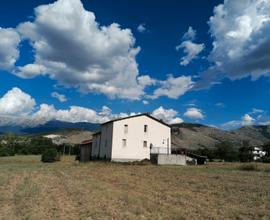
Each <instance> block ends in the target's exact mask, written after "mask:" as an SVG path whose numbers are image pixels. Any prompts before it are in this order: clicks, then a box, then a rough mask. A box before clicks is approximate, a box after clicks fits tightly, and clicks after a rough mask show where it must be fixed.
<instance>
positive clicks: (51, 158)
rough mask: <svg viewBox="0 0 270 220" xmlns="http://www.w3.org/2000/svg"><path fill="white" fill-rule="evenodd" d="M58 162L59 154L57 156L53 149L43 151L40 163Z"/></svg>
mask: <svg viewBox="0 0 270 220" xmlns="http://www.w3.org/2000/svg"><path fill="white" fill-rule="evenodd" d="M59 160H60V154H58V152H57V150H56V149H55V148H48V149H46V150H44V152H43V153H42V155H41V161H42V162H45V163H52V162H55V161H59Z"/></svg>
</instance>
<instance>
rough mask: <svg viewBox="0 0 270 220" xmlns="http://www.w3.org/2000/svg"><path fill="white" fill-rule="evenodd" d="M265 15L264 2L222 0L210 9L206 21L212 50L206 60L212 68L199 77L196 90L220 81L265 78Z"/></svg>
mask: <svg viewBox="0 0 270 220" xmlns="http://www.w3.org/2000/svg"><path fill="white" fill-rule="evenodd" d="M269 11H270V1H268V0H257V1H253V0H238V1H234V0H226V1H224V4H220V5H218V6H216V7H215V8H214V14H213V16H212V17H210V20H209V25H210V33H211V35H212V37H213V50H212V51H211V53H210V55H209V57H208V59H209V61H210V62H211V63H213V65H212V66H211V67H210V68H209V69H208V70H207V71H206V72H204V73H202V75H201V77H202V82H201V85H198V87H205V86H206V87H207V86H208V87H209V86H211V85H212V84H213V82H215V81H216V82H218V81H221V80H222V79H223V78H224V77H228V78H229V79H231V80H235V79H241V78H243V77H247V76H251V78H252V79H253V80H256V79H257V78H259V77H260V76H262V75H268V76H269V72H270V62H269V60H270V35H269V33H270V13H269ZM214 84H215V83H214Z"/></svg>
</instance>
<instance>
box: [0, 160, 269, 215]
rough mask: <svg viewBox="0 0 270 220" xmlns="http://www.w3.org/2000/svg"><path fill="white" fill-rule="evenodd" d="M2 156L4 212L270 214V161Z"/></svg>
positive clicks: (0, 177)
mask: <svg viewBox="0 0 270 220" xmlns="http://www.w3.org/2000/svg"><path fill="white" fill-rule="evenodd" d="M243 164H244V163H241V164H240V163H209V164H207V165H203V166H185V167H184V166H156V165H123V164H115V163H110V162H90V163H86V164H79V163H78V162H77V161H74V157H63V158H62V160H61V161H60V162H56V163H42V162H40V156H38V155H35V156H30V155H28V156H13V157H2V158H0V219H12V220H13V219H269V216H270V190H269V186H270V172H269V171H270V164H262V163H256V164H255V163H249V164H252V165H254V166H255V167H256V169H253V168H252V167H245V168H243Z"/></svg>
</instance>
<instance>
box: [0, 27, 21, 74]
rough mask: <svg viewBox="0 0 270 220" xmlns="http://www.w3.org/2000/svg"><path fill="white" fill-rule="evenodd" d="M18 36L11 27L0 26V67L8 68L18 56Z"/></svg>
mask: <svg viewBox="0 0 270 220" xmlns="http://www.w3.org/2000/svg"><path fill="white" fill-rule="evenodd" d="M19 43H20V36H19V34H18V33H17V32H16V30H14V29H12V28H1V27H0V68H1V69H4V70H9V69H12V68H13V67H14V64H15V62H16V60H17V59H18V58H19V54H20V53H19V50H18V46H19Z"/></svg>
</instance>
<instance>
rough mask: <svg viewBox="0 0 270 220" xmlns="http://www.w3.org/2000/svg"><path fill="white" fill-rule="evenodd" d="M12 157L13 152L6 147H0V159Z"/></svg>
mask: <svg viewBox="0 0 270 220" xmlns="http://www.w3.org/2000/svg"><path fill="white" fill-rule="evenodd" d="M7 156H14V151H13V150H12V149H11V148H10V147H8V146H0V157H7Z"/></svg>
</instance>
